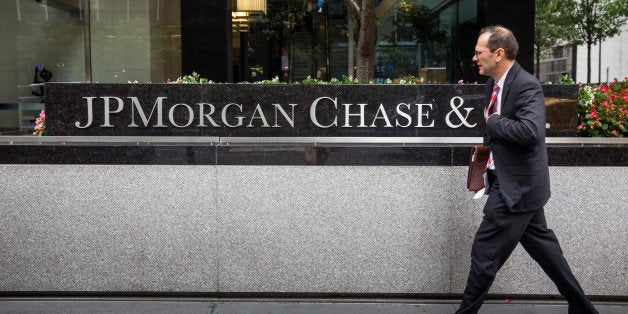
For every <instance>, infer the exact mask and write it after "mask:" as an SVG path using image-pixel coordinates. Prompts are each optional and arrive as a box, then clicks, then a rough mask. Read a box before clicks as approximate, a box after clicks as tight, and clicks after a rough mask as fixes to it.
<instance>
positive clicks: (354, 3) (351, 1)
mask: <svg viewBox="0 0 628 314" xmlns="http://www.w3.org/2000/svg"><path fill="white" fill-rule="evenodd" d="M346 1H347V3H349V4H350V5H351V6H353V8H354V9H355V11H356V12H358V13H360V5H359V4H358V3H357V2H356V1H355V0H346Z"/></svg>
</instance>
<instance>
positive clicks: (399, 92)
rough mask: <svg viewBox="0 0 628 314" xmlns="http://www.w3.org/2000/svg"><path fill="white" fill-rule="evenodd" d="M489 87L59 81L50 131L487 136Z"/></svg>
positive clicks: (51, 100) (52, 93)
mask: <svg viewBox="0 0 628 314" xmlns="http://www.w3.org/2000/svg"><path fill="white" fill-rule="evenodd" d="M483 92H484V85H257V84H205V85H201V84H71V83H52V84H46V93H45V95H46V97H45V104H46V124H47V125H46V134H47V135H73V136H78V135H107V136H122V135H124V136H140V135H141V136H170V135H172V136H238V137H281V136H308V137H309V136H388V137H391V136H399V137H408V136H457V137H459V136H463V137H464V136H481V135H482V132H483V129H484V125H483V124H484V120H483V117H482V108H483V105H484V103H485V102H487V100H486V99H484V96H483ZM574 130H575V126H574Z"/></svg>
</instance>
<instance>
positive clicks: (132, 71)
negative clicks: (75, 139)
mask: <svg viewBox="0 0 628 314" xmlns="http://www.w3.org/2000/svg"><path fill="white" fill-rule="evenodd" d="M180 16H181V13H180V0H132V1H131V0H41V1H32V0H15V1H0V41H1V42H2V49H1V50H0V134H2V135H14V134H31V133H32V131H33V127H34V121H35V118H36V117H38V116H39V112H40V111H41V110H42V109H43V108H44V105H43V83H44V82H89V81H92V82H101V83H126V82H128V81H139V82H159V83H161V82H165V81H167V80H169V79H171V80H174V79H176V78H178V77H179V76H181V26H180V25H181V23H180V20H181V18H180Z"/></svg>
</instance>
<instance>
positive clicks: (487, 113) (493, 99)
mask: <svg viewBox="0 0 628 314" xmlns="http://www.w3.org/2000/svg"><path fill="white" fill-rule="evenodd" d="M497 94H499V85H497V84H495V85H494V86H493V93H491V101H490V102H489V103H488V107H486V110H485V111H484V119H485V120H487V121H488V117H489V116H490V115H491V113H493V106H494V105H495V104H496V103H497Z"/></svg>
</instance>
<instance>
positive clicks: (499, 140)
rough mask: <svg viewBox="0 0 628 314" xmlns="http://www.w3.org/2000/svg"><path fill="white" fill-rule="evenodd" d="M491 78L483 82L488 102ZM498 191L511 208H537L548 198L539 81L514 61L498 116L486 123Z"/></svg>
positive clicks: (543, 111) (543, 106) (547, 170)
mask: <svg viewBox="0 0 628 314" xmlns="http://www.w3.org/2000/svg"><path fill="white" fill-rule="evenodd" d="M493 84H494V80H493V79H492V78H490V79H489V80H488V82H487V83H486V96H487V101H486V104H487V105H488V103H489V99H490V94H491V92H492V89H493ZM484 145H488V146H490V147H491V151H492V152H493V160H494V162H495V174H496V176H497V180H498V182H499V190H500V193H501V194H502V196H503V198H504V201H505V202H506V205H507V206H508V207H509V208H510V210H511V211H515V212H523V211H532V210H537V209H539V208H541V207H543V206H544V205H545V203H547V200H548V199H549V197H550V182H549V169H548V165H547V148H546V147H545V101H544V99H543V90H542V89H541V85H540V84H539V81H538V80H537V79H536V78H535V77H534V76H532V75H530V73H528V72H526V71H525V70H524V69H522V68H521V66H520V65H519V64H518V63H517V62H515V64H513V66H512V68H510V71H508V74H507V76H506V80H505V82H504V87H503V90H502V97H501V112H500V115H492V116H490V117H489V119H488V121H487V122H486V130H485V134H484Z"/></svg>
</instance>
